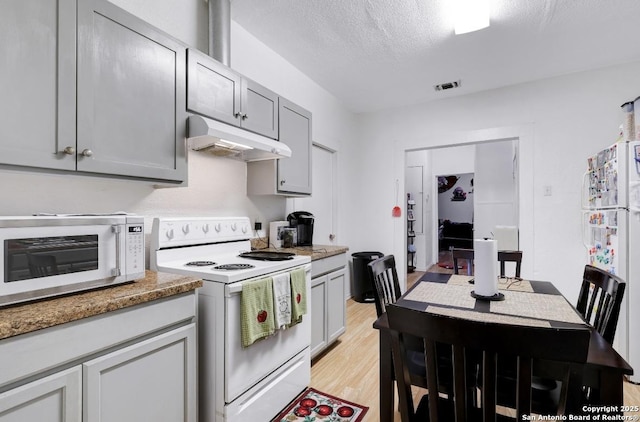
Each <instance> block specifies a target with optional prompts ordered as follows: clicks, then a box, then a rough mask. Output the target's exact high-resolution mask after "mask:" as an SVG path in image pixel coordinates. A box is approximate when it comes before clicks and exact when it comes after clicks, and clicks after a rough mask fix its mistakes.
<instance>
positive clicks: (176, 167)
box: [77, 0, 187, 182]
mask: <svg viewBox="0 0 640 422" xmlns="http://www.w3.org/2000/svg"><path fill="white" fill-rule="evenodd" d="M78 34H79V36H78V143H77V145H78V163H77V168H78V170H79V171H86V172H92V173H104V174H115V175H124V176H132V177H140V178H149V179H160V180H167V181H176V182H181V181H183V180H186V170H187V167H186V166H187V161H186V148H185V146H186V141H185V140H186V117H187V116H186V110H185V101H186V70H185V63H186V48H185V47H184V46H183V45H182V44H180V43H179V42H178V41H176V40H174V39H172V38H171V37H169V36H168V35H166V34H164V33H163V32H161V31H160V30H158V29H156V28H154V27H152V26H151V25H149V24H147V23H146V22H144V21H142V20H140V19H138V18H136V17H135V16H133V15H131V14H129V13H127V12H125V11H123V10H122V9H120V8H118V7H116V6H114V5H112V4H111V3H109V2H107V1H105V0H83V1H80V2H78Z"/></svg>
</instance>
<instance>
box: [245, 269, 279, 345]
mask: <svg viewBox="0 0 640 422" xmlns="http://www.w3.org/2000/svg"><path fill="white" fill-rule="evenodd" d="M240 314H241V316H240V320H241V325H242V346H243V347H248V346H251V345H252V344H253V343H254V342H256V341H257V340H260V339H262V338H265V337H268V336H270V335H272V334H273V333H275V330H276V324H275V319H274V312H273V279H272V278H271V277H268V278H263V279H260V280H256V281H251V282H246V283H243V284H242V296H241V300H240Z"/></svg>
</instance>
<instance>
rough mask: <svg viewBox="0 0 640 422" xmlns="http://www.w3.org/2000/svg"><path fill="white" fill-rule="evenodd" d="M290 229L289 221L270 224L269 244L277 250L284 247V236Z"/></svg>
mask: <svg viewBox="0 0 640 422" xmlns="http://www.w3.org/2000/svg"><path fill="white" fill-rule="evenodd" d="M287 227H289V222H288V221H272V222H271V223H269V244H270V246H273V247H275V248H281V247H282V234H283V232H284V229H285V228H287Z"/></svg>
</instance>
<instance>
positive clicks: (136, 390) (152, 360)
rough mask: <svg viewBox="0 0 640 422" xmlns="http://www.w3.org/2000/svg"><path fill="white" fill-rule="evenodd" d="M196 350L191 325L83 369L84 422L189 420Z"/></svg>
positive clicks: (89, 364)
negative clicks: (191, 378) (190, 383)
mask: <svg viewBox="0 0 640 422" xmlns="http://www.w3.org/2000/svg"><path fill="white" fill-rule="evenodd" d="M195 344H196V329H195V324H190V325H188V326H186V327H182V328H178V329H176V330H173V331H170V332H168V333H165V334H162V335H159V336H157V337H154V338H151V339H149V340H146V341H143V342H140V343H137V344H135V345H133V346H130V347H126V348H124V349H121V350H118V351H116V352H113V353H109V354H107V355H105V356H101V357H99V358H96V359H93V360H91V361H89V362H86V363H84V364H83V365H82V372H83V377H84V384H83V390H84V393H83V409H84V422H91V421H95V422H98V421H100V422H139V421H145V420H148V421H154V422H176V421H186V420H188V419H187V416H188V411H187V410H188V406H189V403H188V400H189V397H190V396H191V397H193V396H192V395H193V394H194V393H195V388H193V385H191V386H190V385H189V381H190V378H189V376H188V374H189V373H191V374H193V373H195V366H194V365H195V362H194V361H193V356H190V353H191V354H193V351H195ZM191 381H193V380H191ZM189 390H191V391H189ZM194 420H195V419H194Z"/></svg>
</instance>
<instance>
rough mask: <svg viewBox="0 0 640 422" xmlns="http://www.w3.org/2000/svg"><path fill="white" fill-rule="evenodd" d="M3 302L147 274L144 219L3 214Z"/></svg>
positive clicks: (0, 290) (0, 237)
mask: <svg viewBox="0 0 640 422" xmlns="http://www.w3.org/2000/svg"><path fill="white" fill-rule="evenodd" d="M0 248H1V249H2V250H1V252H0V268H2V274H1V279H0V306H4V305H8V304H14V303H20V302H25V301H29V300H33V299H40V298H44V297H51V296H58V295H62V294H66V293H71V292H77V291H81V290H88V289H93V288H97V287H103V286H110V285H116V284H120V283H125V282H128V281H131V280H135V279H137V278H141V277H144V270H145V268H144V254H145V248H144V219H143V217H141V216H134V215H120V214H117V215H64V216H57V215H54V216H24V217H22V216H20V217H0Z"/></svg>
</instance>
